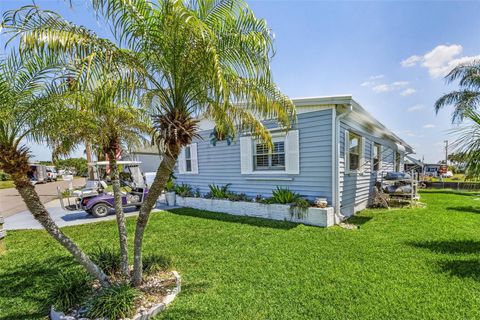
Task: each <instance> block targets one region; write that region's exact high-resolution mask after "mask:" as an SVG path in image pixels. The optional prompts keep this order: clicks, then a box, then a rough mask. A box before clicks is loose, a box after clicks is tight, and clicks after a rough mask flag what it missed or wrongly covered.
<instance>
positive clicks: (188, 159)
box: [185, 146, 192, 172]
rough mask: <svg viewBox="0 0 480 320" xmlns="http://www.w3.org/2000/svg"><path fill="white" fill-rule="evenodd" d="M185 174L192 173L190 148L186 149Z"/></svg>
mask: <svg viewBox="0 0 480 320" xmlns="http://www.w3.org/2000/svg"><path fill="white" fill-rule="evenodd" d="M185 172H192V150H191V149H190V146H187V147H185Z"/></svg>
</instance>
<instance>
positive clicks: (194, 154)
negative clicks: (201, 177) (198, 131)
mask: <svg viewBox="0 0 480 320" xmlns="http://www.w3.org/2000/svg"><path fill="white" fill-rule="evenodd" d="M190 155H191V157H192V172H191V173H192V174H198V155H197V143H192V144H191V145H190Z"/></svg>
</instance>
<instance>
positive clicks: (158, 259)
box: [142, 254, 172, 274]
mask: <svg viewBox="0 0 480 320" xmlns="http://www.w3.org/2000/svg"><path fill="white" fill-rule="evenodd" d="M142 266H143V271H144V272H145V273H147V274H152V273H155V272H159V271H166V270H168V269H170V268H171V267H172V259H170V258H168V257H165V256H162V255H159V254H148V255H145V256H143V258H142Z"/></svg>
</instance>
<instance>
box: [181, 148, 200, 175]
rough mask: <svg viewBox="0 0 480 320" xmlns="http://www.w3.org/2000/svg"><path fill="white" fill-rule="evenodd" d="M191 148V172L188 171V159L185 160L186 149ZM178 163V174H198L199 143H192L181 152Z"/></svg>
mask: <svg viewBox="0 0 480 320" xmlns="http://www.w3.org/2000/svg"><path fill="white" fill-rule="evenodd" d="M188 147H189V148H190V162H191V165H190V168H191V171H187V162H186V161H187V159H186V158H185V149H186V148H188ZM177 163H178V174H198V151H197V143H196V142H194V143H191V144H189V145H187V146H185V147H184V148H182V150H181V151H180V154H179V156H178V159H177Z"/></svg>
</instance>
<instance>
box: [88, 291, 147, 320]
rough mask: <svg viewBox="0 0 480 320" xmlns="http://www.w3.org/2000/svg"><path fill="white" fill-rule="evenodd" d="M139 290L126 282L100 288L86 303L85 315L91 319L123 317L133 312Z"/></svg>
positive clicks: (112, 319)
mask: <svg viewBox="0 0 480 320" xmlns="http://www.w3.org/2000/svg"><path fill="white" fill-rule="evenodd" d="M139 298H140V292H139V291H138V290H137V289H135V288H132V287H131V286H130V285H129V284H128V283H120V284H113V285H111V286H109V287H106V288H102V289H100V291H99V292H98V293H97V294H96V295H94V296H93V297H92V298H91V299H90V300H89V302H88V304H87V316H88V317H89V318H92V319H97V318H108V319H111V320H114V319H123V318H129V317H132V316H133V315H134V314H135V309H136V308H135V304H136V300H137V299H139Z"/></svg>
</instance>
